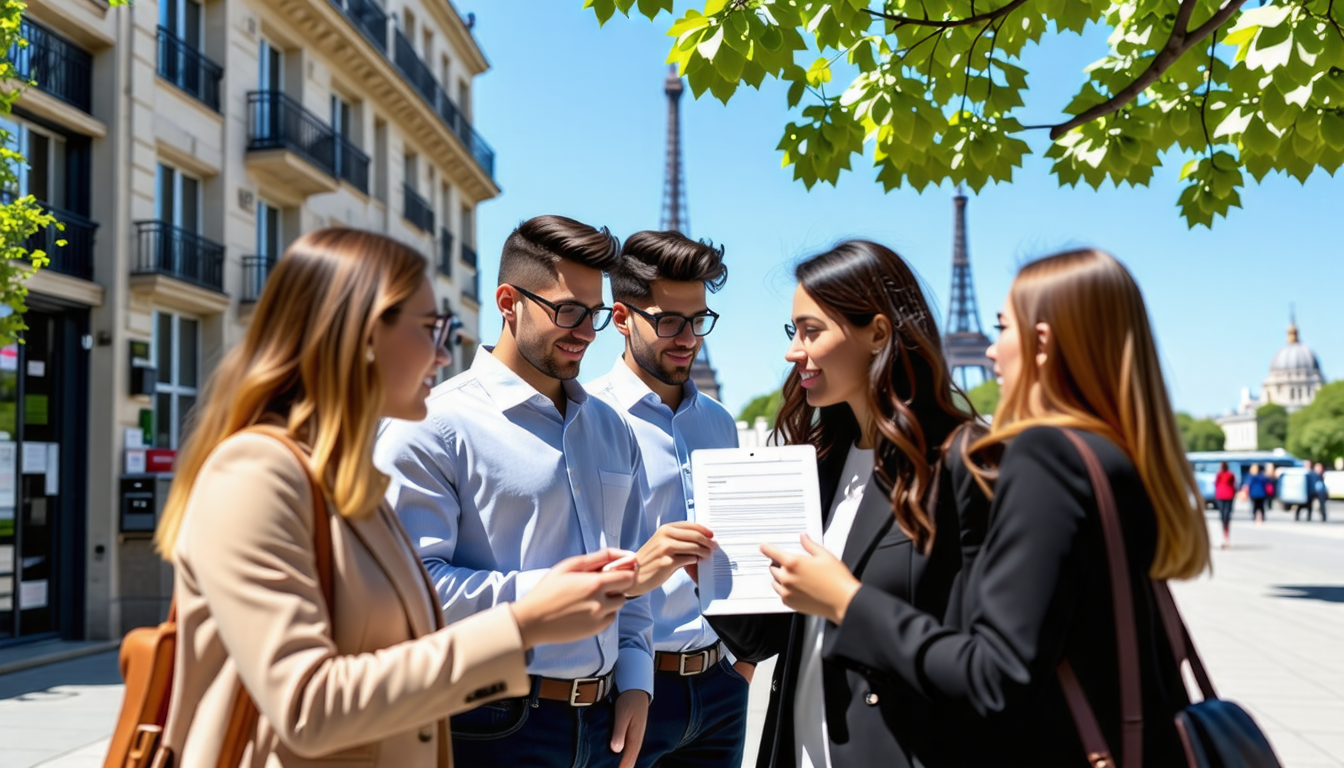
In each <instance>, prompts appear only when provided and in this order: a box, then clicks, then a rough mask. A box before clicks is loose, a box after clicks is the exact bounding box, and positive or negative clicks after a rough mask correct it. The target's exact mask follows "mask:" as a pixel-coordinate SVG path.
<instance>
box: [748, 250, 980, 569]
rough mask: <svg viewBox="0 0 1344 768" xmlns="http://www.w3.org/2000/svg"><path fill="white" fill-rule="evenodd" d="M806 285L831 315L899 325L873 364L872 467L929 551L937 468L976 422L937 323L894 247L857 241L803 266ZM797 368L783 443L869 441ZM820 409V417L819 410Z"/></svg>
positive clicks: (789, 388) (787, 396)
mask: <svg viewBox="0 0 1344 768" xmlns="http://www.w3.org/2000/svg"><path fill="white" fill-rule="evenodd" d="M794 276H795V277H797V279H798V284H799V285H800V286H801V287H802V289H803V290H804V291H806V292H807V294H808V295H809V296H811V297H812V298H813V299H814V300H815V301H816V302H817V303H818V304H820V305H821V306H822V307H823V308H824V309H825V310H826V312H827V313H829V314H831V315H833V316H835V317H843V318H844V319H845V320H846V321H848V322H849V323H850V324H852V325H855V326H858V327H860V328H866V327H868V325H869V324H871V323H872V322H873V319H874V318H876V317H877V316H878V315H879V314H880V315H883V316H884V317H886V318H887V319H888V320H889V321H890V322H891V327H892V333H891V336H890V337H889V340H888V342H887V345H886V346H885V347H883V348H882V349H881V350H880V351H879V352H878V353H877V354H876V355H874V356H873V359H872V363H871V364H870V366H869V368H868V399H869V401H868V404H869V407H870V412H871V413H873V414H875V416H876V420H877V423H876V424H875V427H876V444H875V445H874V449H875V450H874V457H875V461H874V467H873V471H874V474H875V475H876V477H877V480H878V484H879V485H880V487H881V488H882V490H883V491H885V492H886V493H887V496H888V498H889V499H890V501H891V509H892V513H893V514H894V515H895V516H896V522H897V524H898V525H900V526H901V530H903V531H905V533H906V534H907V535H908V536H909V537H910V538H911V539H912V540H913V541H914V542H915V545H916V546H917V547H919V549H920V551H922V552H925V553H927V552H928V551H929V549H930V547H932V545H933V538H934V534H935V531H934V522H933V518H932V517H931V516H930V513H929V511H928V510H927V509H926V502H927V498H928V495H929V493H930V491H931V490H932V488H933V487H934V485H935V483H937V478H935V477H933V465H934V464H935V463H937V461H938V460H939V459H940V458H941V457H942V455H943V453H944V452H946V451H947V450H948V449H949V447H950V446H951V445H952V443H953V441H954V440H955V439H956V435H957V433H958V432H959V431H960V430H961V428H963V427H966V426H970V425H972V424H973V423H974V420H975V412H974V409H972V408H971V407H970V405H969V404H968V401H967V400H966V398H965V396H964V394H963V393H961V391H960V390H959V389H958V388H957V386H956V384H955V383H954V382H953V381H952V376H951V374H950V373H949V371H948V368H947V362H946V361H945V360H944V359H943V349H942V342H941V339H940V337H939V335H938V324H937V322H936V321H935V320H934V317H933V314H932V313H931V312H930V311H929V305H928V302H927V301H926V300H925V299H924V294H923V292H922V291H921V290H920V288H919V283H918V281H917V280H916V279H915V275H914V273H913V272H912V271H911V270H910V267H909V266H908V265H907V264H906V263H905V261H904V260H902V259H901V257H900V256H898V255H896V253H895V252H894V251H892V250H891V249H889V248H886V247H884V246H882V245H878V244H877V243H873V242H869V241H866V240H848V241H845V242H843V243H840V244H839V245H837V246H835V247H834V248H832V249H831V250H829V251H827V252H825V253H822V254H818V255H816V256H813V257H811V258H809V259H807V260H806V261H804V262H802V263H801V264H799V265H798V267H797V268H796V269H795V270H794ZM799 382H800V379H799V375H798V371H797V369H794V370H793V371H791V372H790V373H789V375H788V378H787V379H785V381H784V391H783V395H784V402H783V405H781V406H780V410H779V417H778V419H777V420H776V426H775V432H774V440H775V442H776V443H779V442H781V441H782V442H783V443H784V444H788V445H804V444H810V445H812V446H814V447H815V448H816V449H817V456H818V458H822V457H825V456H827V455H828V454H830V453H831V451H834V450H841V451H844V450H847V449H848V448H849V446H850V445H851V444H853V443H854V442H855V441H857V440H858V439H859V438H860V437H861V436H862V428H861V425H860V424H859V423H858V420H857V419H856V418H855V416H854V412H853V411H852V410H851V409H850V408H849V406H848V405H846V404H844V403H838V404H836V405H831V406H825V407H823V408H820V409H817V408H814V407H812V406H810V405H808V404H807V394H806V392H805V391H804V390H803V388H802V387H801V386H800V383H799ZM818 411H819V412H818Z"/></svg>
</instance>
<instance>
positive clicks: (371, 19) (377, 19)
mask: <svg viewBox="0 0 1344 768" xmlns="http://www.w3.org/2000/svg"><path fill="white" fill-rule="evenodd" d="M331 2H332V5H335V6H336V7H337V8H340V9H341V10H343V11H345V15H346V16H349V17H350V20H351V21H353V22H354V23H355V27H356V28H357V29H359V31H361V32H363V33H364V35H365V37H368V38H369V40H370V41H372V42H373V44H374V45H376V46H378V50H380V51H382V52H383V53H387V13H386V12H385V11H384V10H383V9H382V8H380V7H378V4H377V3H375V2H373V0H331Z"/></svg>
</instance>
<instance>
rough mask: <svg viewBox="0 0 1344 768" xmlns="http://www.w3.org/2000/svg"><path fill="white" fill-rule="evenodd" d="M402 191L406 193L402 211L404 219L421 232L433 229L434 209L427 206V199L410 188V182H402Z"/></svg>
mask: <svg viewBox="0 0 1344 768" xmlns="http://www.w3.org/2000/svg"><path fill="white" fill-rule="evenodd" d="M401 186H402V191H403V192H404V193H405V195H406V207H405V210H404V211H403V213H404V215H405V216H406V220H407V221H409V222H411V224H412V225H413V226H414V227H415V228H416V229H418V230H420V231H421V232H433V231H434V209H433V208H430V207H429V201H427V200H425V198H423V197H421V196H420V193H419V192H416V191H415V190H414V189H412V188H411V185H410V184H403V185H401Z"/></svg>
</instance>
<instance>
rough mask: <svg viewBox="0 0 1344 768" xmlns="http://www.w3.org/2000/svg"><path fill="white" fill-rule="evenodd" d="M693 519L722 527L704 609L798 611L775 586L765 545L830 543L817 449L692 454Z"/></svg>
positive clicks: (705, 574) (709, 564)
mask: <svg viewBox="0 0 1344 768" xmlns="http://www.w3.org/2000/svg"><path fill="white" fill-rule="evenodd" d="M691 476H692V484H693V487H694V491H695V505H694V506H693V508H692V510H693V519H694V521H695V522H697V523H700V524H701V525H703V526H705V527H707V528H709V529H710V530H711V531H713V532H714V550H713V553H712V554H711V555H710V556H709V557H708V558H707V559H705V560H702V561H701V563H700V567H699V574H700V584H699V592H700V610H701V612H702V613H704V614H706V615H710V616H714V615H734V614H746V613H792V612H793V609H791V608H789V607H787V606H786V605H784V602H783V601H782V600H781V599H780V597H779V595H778V594H776V593H775V590H774V588H773V587H772V586H771V584H772V583H773V582H774V579H773V578H772V577H771V576H770V560H769V558H767V557H766V556H765V555H763V554H761V544H763V543H766V542H768V543H770V544H772V545H774V546H776V547H779V548H780V549H783V550H785V551H791V552H800V553H801V552H803V546H802V544H801V543H800V542H799V535H800V534H803V533H806V534H807V535H808V536H811V537H812V539H813V540H815V541H821V540H822V522H821V491H820V487H819V484H818V480H817V452H816V449H815V448H813V447H812V446H810V445H787V446H764V447H756V448H714V449H702V450H698V451H693V452H692V453H691Z"/></svg>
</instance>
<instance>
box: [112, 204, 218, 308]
mask: <svg viewBox="0 0 1344 768" xmlns="http://www.w3.org/2000/svg"><path fill="white" fill-rule="evenodd" d="M135 240H136V260H135V264H134V266H133V267H132V269H133V270H134V273H135V274H160V275H167V276H169V277H175V278H177V279H178V280H183V281H185V282H188V283H193V284H195V285H198V286H200V287H202V288H208V289H210V290H212V291H219V292H220V293H223V292H224V246H222V245H220V244H219V243H216V242H213V241H210V240H207V239H205V238H204V237H201V236H200V235H198V234H196V233H195V232H188V231H187V230H185V229H182V228H181V227H178V226H174V225H172V224H169V223H168V222H166V221H137V222H135Z"/></svg>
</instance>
